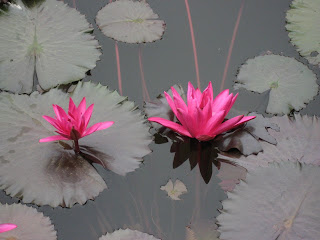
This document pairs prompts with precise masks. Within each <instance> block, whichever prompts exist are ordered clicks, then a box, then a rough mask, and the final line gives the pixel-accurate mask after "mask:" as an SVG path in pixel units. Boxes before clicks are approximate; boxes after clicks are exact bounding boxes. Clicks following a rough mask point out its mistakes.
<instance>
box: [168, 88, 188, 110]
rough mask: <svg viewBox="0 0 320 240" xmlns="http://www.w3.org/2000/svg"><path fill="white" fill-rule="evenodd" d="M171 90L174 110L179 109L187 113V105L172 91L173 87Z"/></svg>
mask: <svg viewBox="0 0 320 240" xmlns="http://www.w3.org/2000/svg"><path fill="white" fill-rule="evenodd" d="M171 90H172V94H173V101H174V104H175V105H176V108H181V109H182V110H184V111H188V110H187V105H186V103H185V102H184V101H183V99H182V97H181V96H180V95H179V93H178V92H177V91H176V90H175V89H174V87H171Z"/></svg>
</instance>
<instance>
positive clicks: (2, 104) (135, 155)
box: [0, 82, 151, 207]
mask: <svg viewBox="0 0 320 240" xmlns="http://www.w3.org/2000/svg"><path fill="white" fill-rule="evenodd" d="M84 96H85V97H86V99H87V102H88V103H89V104H92V103H94V112H93V115H92V117H91V121H90V122H91V123H95V122H99V121H100V122H101V120H102V119H103V121H104V120H111V119H112V120H113V121H115V122H116V123H115V124H114V125H113V126H112V129H111V128H109V129H107V130H105V131H104V130H103V131H101V132H100V133H99V132H96V133H94V134H92V135H90V136H87V137H85V138H82V139H80V141H79V144H80V147H81V148H82V149H85V151H83V153H81V154H75V152H74V151H73V150H72V149H73V146H72V142H71V141H59V142H48V143H39V139H41V138H44V137H48V136H51V135H53V134H54V131H55V129H54V128H53V127H52V126H51V125H50V124H49V123H48V122H47V121H46V120H45V119H43V118H42V115H48V116H50V115H53V111H52V107H51V104H57V105H59V106H61V107H62V108H64V109H67V105H68V102H69V99H68V98H69V97H72V99H73V100H74V101H75V103H76V104H79V102H80V101H81V99H82V98H83V97H84ZM0 99H1V100H0V110H1V112H2V114H1V116H0V134H1V136H4V137H2V138H1V140H0V188H1V189H4V190H5V192H6V193H7V194H8V195H10V196H12V197H19V198H22V200H23V201H24V202H26V203H31V202H33V203H35V204H38V205H46V204H48V205H50V206H53V207H56V206H58V205H61V206H67V207H71V206H72V205H74V204H75V203H79V204H84V203H85V202H86V201H87V200H88V199H93V198H94V197H96V196H97V195H98V194H99V193H100V192H101V191H102V190H103V189H105V188H106V187H107V186H106V184H105V182H104V181H103V179H102V178H101V177H100V175H99V174H98V173H97V171H96V170H95V168H94V167H93V166H92V165H91V162H101V163H102V165H103V166H104V167H106V168H108V169H110V170H111V171H113V172H115V173H118V174H120V175H125V174H126V173H128V172H131V171H134V170H135V169H136V168H138V167H139V164H140V162H141V160H142V157H143V156H145V155H147V154H148V153H150V149H149V147H148V144H149V143H150V142H151V136H150V134H149V131H148V130H149V128H148V126H146V124H145V119H144V117H143V116H142V115H141V113H140V111H138V110H137V109H136V107H135V106H134V103H133V102H129V101H127V100H126V98H125V97H122V96H119V94H118V93H117V92H115V91H113V92H111V91H109V90H108V89H107V87H105V86H102V85H96V84H93V83H90V82H88V83H82V82H79V83H78V84H77V86H76V88H75V89H74V91H73V92H71V93H65V92H62V91H61V90H58V89H52V90H50V91H49V92H47V93H45V94H43V95H41V94H39V93H38V92H34V93H32V94H31V95H30V96H28V95H13V94H9V93H5V92H2V93H0ZM88 155H90V156H89V157H88ZM96 160H97V161H96Z"/></svg>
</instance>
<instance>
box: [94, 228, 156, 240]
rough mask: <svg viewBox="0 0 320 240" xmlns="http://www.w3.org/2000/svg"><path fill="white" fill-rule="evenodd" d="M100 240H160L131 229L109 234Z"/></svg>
mask: <svg viewBox="0 0 320 240" xmlns="http://www.w3.org/2000/svg"><path fill="white" fill-rule="evenodd" d="M99 240H160V239H158V238H155V237H154V236H152V235H149V234H147V233H143V232H139V231H137V230H131V229H125V230H123V229H119V230H116V231H114V232H113V233H107V234H106V235H104V236H102V237H100V238H99Z"/></svg>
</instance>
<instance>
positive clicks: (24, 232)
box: [0, 204, 57, 240]
mask: <svg viewBox="0 0 320 240" xmlns="http://www.w3.org/2000/svg"><path fill="white" fill-rule="evenodd" d="M0 222H12V223H14V224H15V225H17V226H18V227H17V228H15V229H13V230H11V231H9V232H5V233H1V237H0V238H1V239H6V240H15V239H17V240H18V239H23V240H40V239H46V240H56V239H57V232H56V231H55V230H54V226H53V225H52V223H51V221H50V219H49V218H48V217H45V216H43V213H40V212H37V210H36V209H35V208H32V207H28V206H25V205H22V204H12V205H7V204H5V205H0Z"/></svg>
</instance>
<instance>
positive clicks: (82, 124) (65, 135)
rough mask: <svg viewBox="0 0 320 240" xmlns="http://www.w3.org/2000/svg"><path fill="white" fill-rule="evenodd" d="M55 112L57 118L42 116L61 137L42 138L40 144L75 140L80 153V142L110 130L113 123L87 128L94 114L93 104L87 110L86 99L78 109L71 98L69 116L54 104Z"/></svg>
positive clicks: (102, 123)
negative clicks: (97, 133)
mask: <svg viewBox="0 0 320 240" xmlns="http://www.w3.org/2000/svg"><path fill="white" fill-rule="evenodd" d="M53 110H54V112H55V114H56V116H55V118H52V117H49V116H42V117H43V118H44V119H45V120H47V121H48V122H49V123H50V124H51V125H52V126H54V127H55V128H56V129H57V130H58V131H56V133H58V134H59V135H55V136H51V137H47V138H42V139H40V140H39V142H50V141H57V140H73V141H74V142H75V145H76V146H75V147H76V151H78V149H79V146H78V140H79V139H80V138H83V137H85V136H88V135H90V134H92V133H94V132H96V131H99V130H103V129H106V128H109V127H110V126H111V125H112V124H114V122H113V121H109V122H100V123H96V124H94V125H92V126H91V127H89V128H87V126H88V124H89V121H90V118H91V115H92V112H93V104H91V105H90V106H89V107H88V108H87V109H86V98H85V97H84V98H83V99H82V101H81V102H80V104H79V106H78V107H76V105H75V104H74V102H73V100H72V99H71V98H70V101H69V109H68V114H67V113H66V112H65V111H64V110H63V109H62V108H61V107H60V106H58V105H54V104H53Z"/></svg>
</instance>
